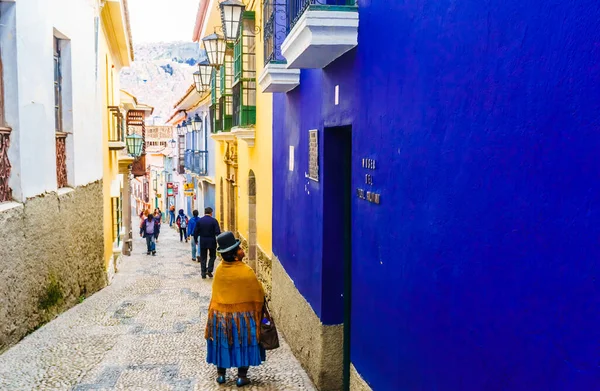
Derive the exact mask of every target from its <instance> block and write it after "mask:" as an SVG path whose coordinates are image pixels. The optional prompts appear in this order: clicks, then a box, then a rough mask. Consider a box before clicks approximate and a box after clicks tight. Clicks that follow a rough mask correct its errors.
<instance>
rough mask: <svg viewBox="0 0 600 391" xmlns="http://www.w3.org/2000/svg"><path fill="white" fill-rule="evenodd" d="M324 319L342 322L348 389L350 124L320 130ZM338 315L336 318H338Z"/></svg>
mask: <svg viewBox="0 0 600 391" xmlns="http://www.w3.org/2000/svg"><path fill="white" fill-rule="evenodd" d="M322 182H323V221H324V230H323V255H324V256H323V278H324V280H325V281H327V284H326V285H324V286H326V288H324V289H326V291H324V292H323V297H324V300H323V303H322V311H323V319H324V320H325V319H327V320H328V321H330V322H331V323H339V320H342V319H343V322H344V357H343V358H344V360H343V365H344V384H343V386H344V388H343V389H344V390H349V389H350V309H351V297H352V295H351V292H352V276H351V271H352V229H351V226H352V224H351V223H352V216H351V212H352V208H351V197H352V127H351V126H340V127H332V128H325V130H324V132H323V172H322ZM340 277H341V278H340ZM338 319H339V320H338Z"/></svg>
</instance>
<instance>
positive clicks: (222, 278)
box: [205, 232, 273, 387]
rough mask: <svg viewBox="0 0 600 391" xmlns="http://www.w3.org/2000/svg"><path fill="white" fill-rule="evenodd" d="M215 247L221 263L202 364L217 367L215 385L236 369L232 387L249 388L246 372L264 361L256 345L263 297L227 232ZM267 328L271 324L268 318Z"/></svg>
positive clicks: (258, 341) (219, 238) (255, 280)
mask: <svg viewBox="0 0 600 391" xmlns="http://www.w3.org/2000/svg"><path fill="white" fill-rule="evenodd" d="M217 244H218V248H217V252H219V253H220V254H221V257H222V258H223V262H221V263H220V264H219V266H218V267H217V270H216V271H215V276H214V280H213V285H212V297H211V301H210V306H209V307H208V322H207V324H206V333H205V338H206V343H207V357H206V361H207V362H208V363H209V364H214V365H216V366H217V375H218V376H217V383H219V384H223V383H225V382H226V381H227V379H226V370H227V368H237V369H238V378H237V381H236V384H237V386H238V387H243V386H245V385H248V384H250V380H249V379H248V368H249V367H250V366H258V365H260V364H262V362H263V361H265V359H266V353H265V347H263V346H262V345H261V344H260V341H261V339H260V336H261V329H264V328H263V327H262V323H263V318H266V317H265V316H264V314H265V310H266V308H265V307H264V304H265V294H264V291H263V288H262V285H261V283H260V282H259V281H258V279H257V278H256V275H255V274H254V271H253V270H252V268H251V267H250V266H248V265H247V264H245V263H244V262H243V261H242V260H243V259H244V255H245V254H244V251H243V250H242V249H241V247H240V241H239V240H237V239H236V238H235V237H234V236H233V234H232V233H231V232H223V233H222V234H221V235H219V236H218V237H217ZM267 324H270V325H272V324H273V323H272V319H271V318H270V316H268V321H266V322H265V326H267V327H268V325H267ZM271 333H272V332H271ZM267 348H271V346H267Z"/></svg>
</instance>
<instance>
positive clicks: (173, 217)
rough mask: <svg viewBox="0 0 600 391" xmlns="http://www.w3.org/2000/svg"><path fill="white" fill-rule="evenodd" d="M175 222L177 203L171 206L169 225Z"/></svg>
mask: <svg viewBox="0 0 600 391" xmlns="http://www.w3.org/2000/svg"><path fill="white" fill-rule="evenodd" d="M173 224H175V205H171V207H170V208H169V227H172V226H173Z"/></svg>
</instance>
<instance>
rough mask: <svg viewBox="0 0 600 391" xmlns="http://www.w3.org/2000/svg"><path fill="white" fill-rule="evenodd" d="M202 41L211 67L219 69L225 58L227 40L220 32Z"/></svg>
mask: <svg viewBox="0 0 600 391" xmlns="http://www.w3.org/2000/svg"><path fill="white" fill-rule="evenodd" d="M202 43H203V44H204V50H206V55H207V56H208V63H209V64H210V66H211V67H213V68H216V69H219V68H220V67H221V65H223V59H224V58H225V40H224V39H223V37H222V36H220V35H219V34H217V33H213V34H211V35H208V36H206V37H204V38H202Z"/></svg>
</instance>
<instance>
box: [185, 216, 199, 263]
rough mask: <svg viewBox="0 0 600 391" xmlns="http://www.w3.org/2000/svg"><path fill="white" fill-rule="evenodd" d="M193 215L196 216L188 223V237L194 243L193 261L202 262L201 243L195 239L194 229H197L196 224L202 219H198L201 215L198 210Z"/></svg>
mask: <svg viewBox="0 0 600 391" xmlns="http://www.w3.org/2000/svg"><path fill="white" fill-rule="evenodd" d="M192 214H193V215H194V216H193V217H192V218H191V219H190V221H189V222H188V227H187V235H188V237H189V238H190V242H192V261H193V262H195V261H196V260H198V262H200V242H199V241H198V240H197V239H196V238H194V229H196V224H197V223H198V221H200V217H198V215H199V213H198V211H197V210H194V211H193V212H192Z"/></svg>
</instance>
